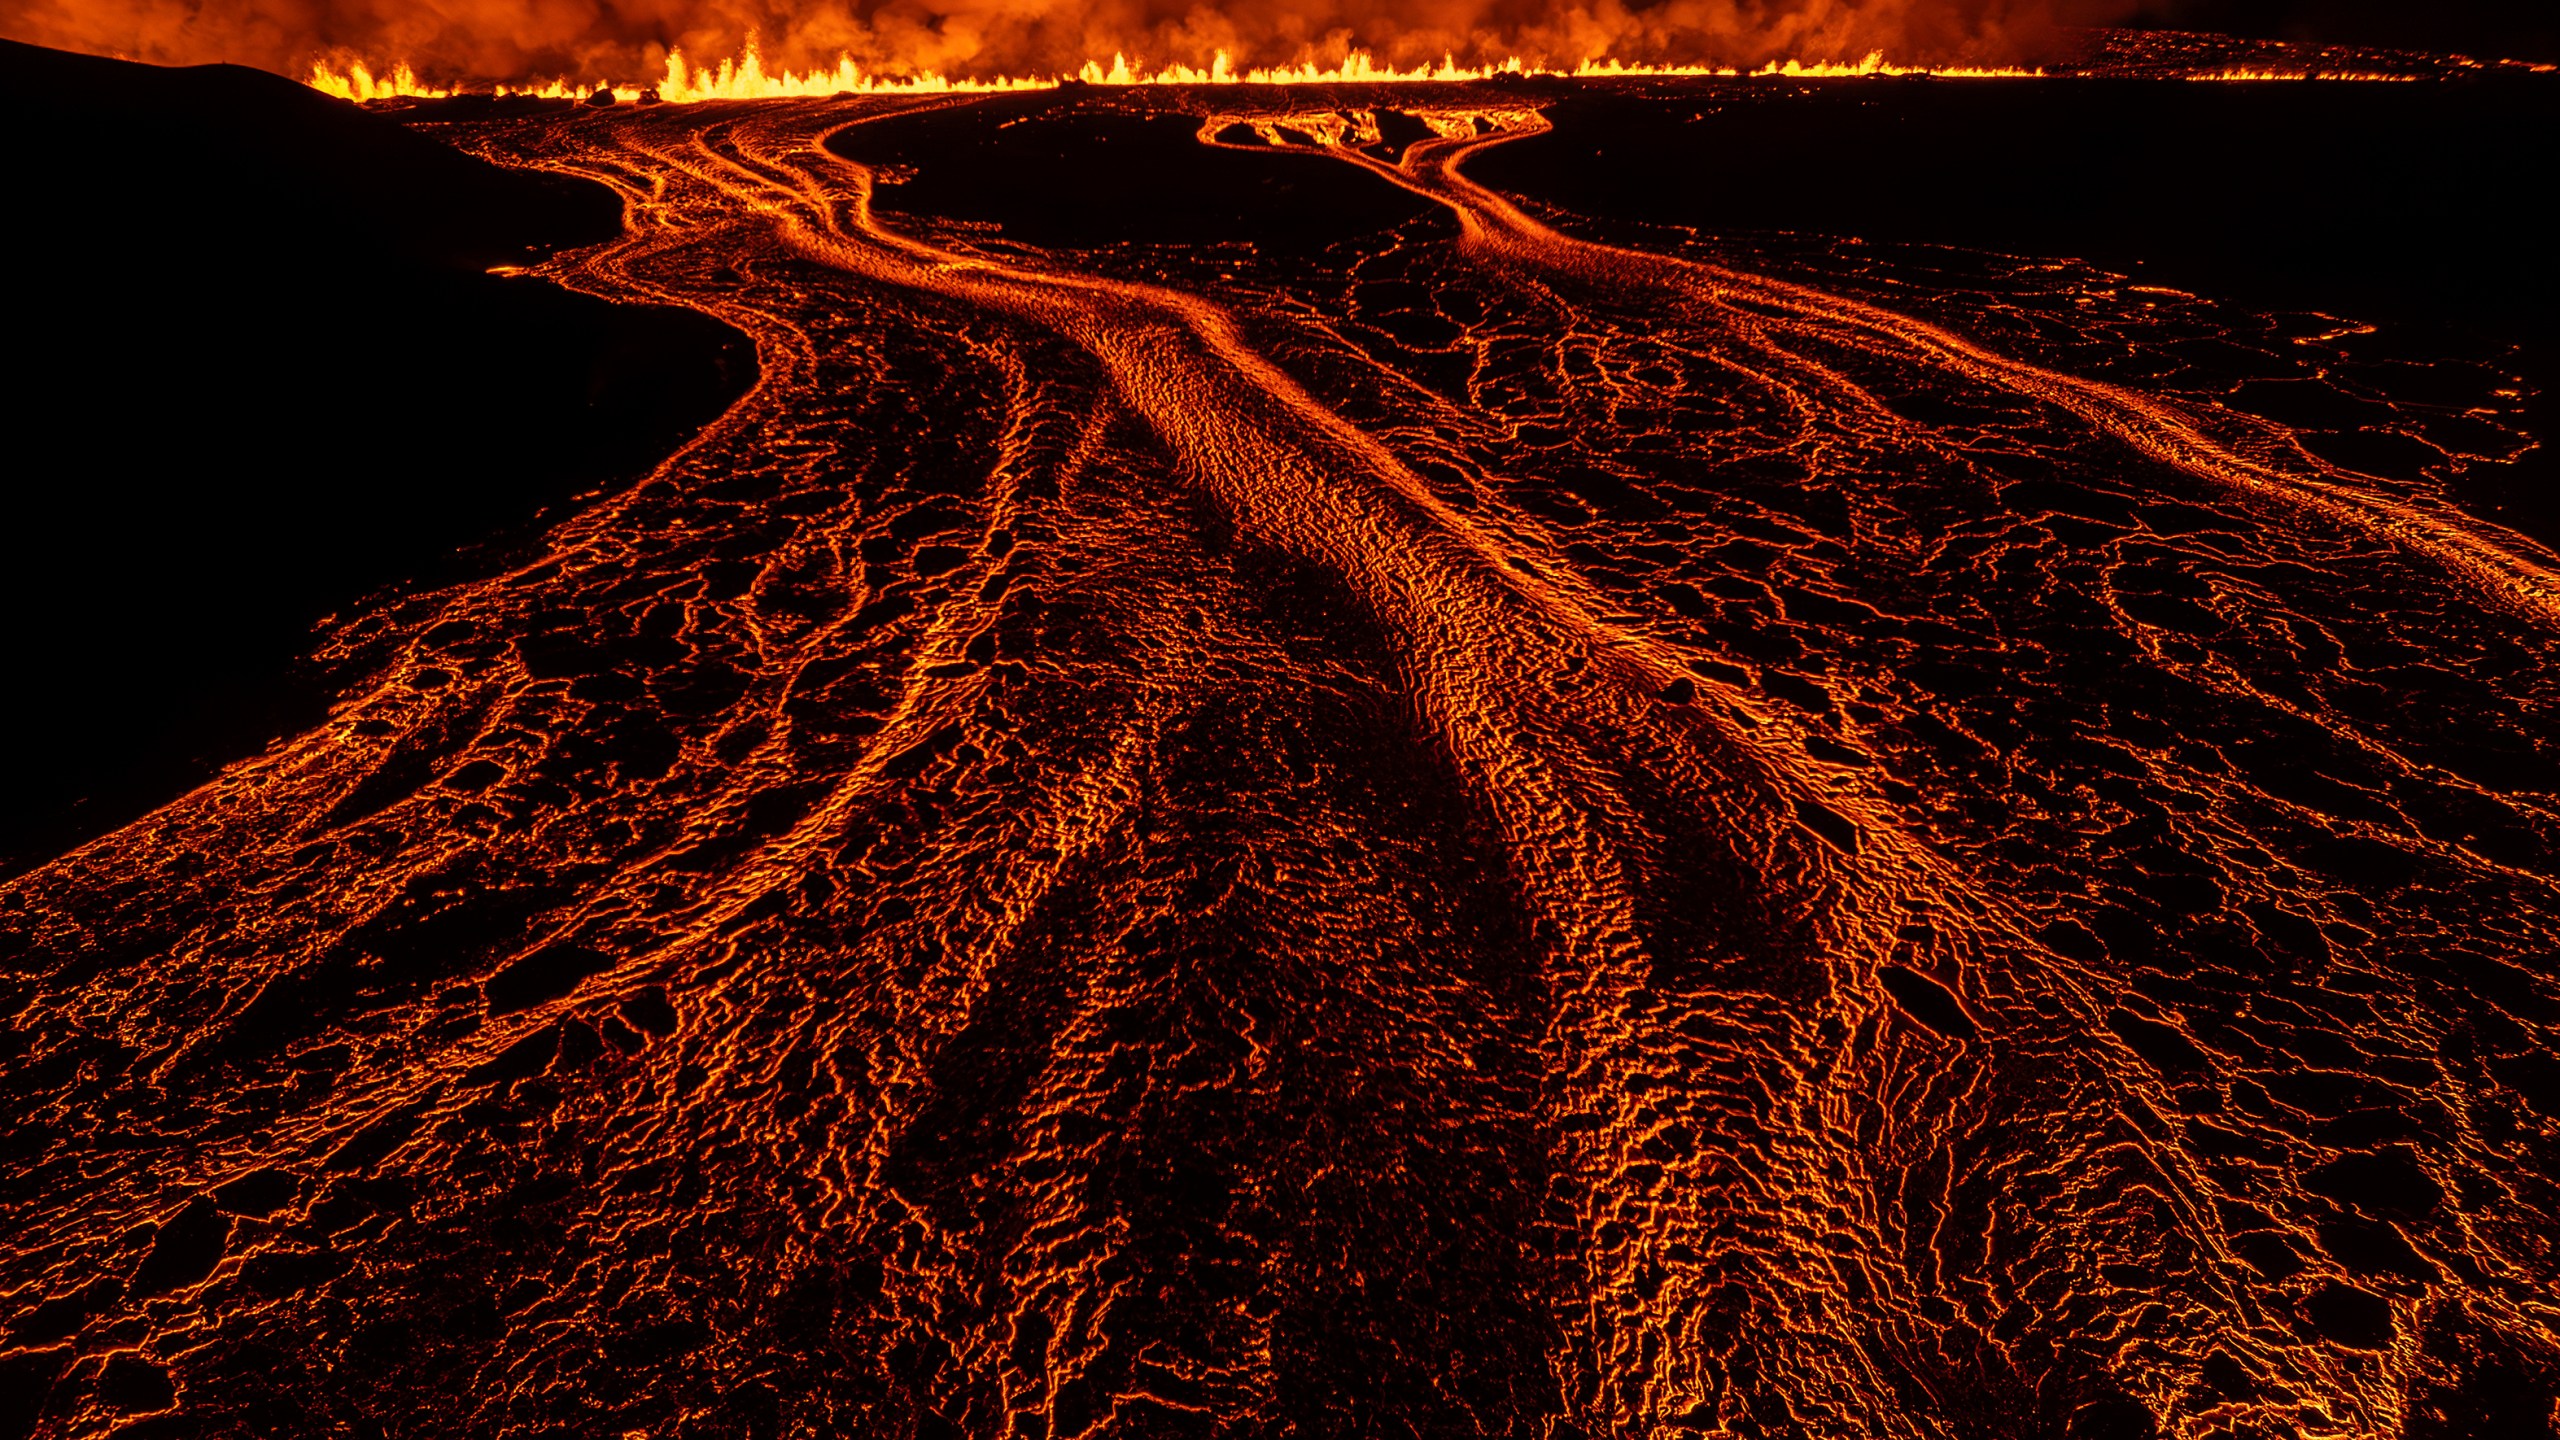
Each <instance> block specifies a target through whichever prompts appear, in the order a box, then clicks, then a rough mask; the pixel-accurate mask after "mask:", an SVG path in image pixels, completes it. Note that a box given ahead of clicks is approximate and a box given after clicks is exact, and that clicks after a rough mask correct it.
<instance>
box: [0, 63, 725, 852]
mask: <svg viewBox="0 0 2560 1440" xmlns="http://www.w3.org/2000/svg"><path fill="white" fill-rule="evenodd" d="M0 125H5V127H6V132H7V134H8V135H9V137H10V140H11V142H12V155H13V160H14V170H13V174H12V177H11V181H12V183H11V207H10V208H11V219H10V230H11V242H12V259H13V262H14V264H13V269H14V271H15V272H16V273H17V274H18V275H19V276H20V277H21V283H20V284H19V286H18V287H17V292H16V294H15V295H13V297H12V300H11V304H12V314H11V322H10V333H11V339H12V342H13V346H12V348H13V349H14V350H15V351H16V353H17V355H18V357H19V364H18V366H17V375H18V379H17V380H16V382H15V383H13V384H12V385H11V386H9V387H7V389H6V390H5V392H0V394H5V396H6V398H5V399H0V425H5V426H6V433H7V434H8V435H9V437H10V444H11V447H12V454H11V457H10V463H9V465H8V467H7V472H6V473H7V478H6V480H0V500H5V503H6V504H7V506H8V508H9V512H10V522H11V523H10V524H9V526H8V532H7V533H8V534H9V536H10V543H9V544H8V546H7V554H6V563H5V564H0V613H5V614H6V615H7V616H8V617H9V619H10V622H11V627H12V635H11V641H12V643H11V645H10V654H9V670H8V682H9V689H10V692H11V695H12V699H13V703H12V704H11V705H9V706H8V707H6V708H5V710H0V746H5V753H6V754H7V756H8V757H9V762H10V763H9V766H8V768H7V770H6V772H5V774H0V874H5V873H7V872H9V871H13V870H17V869H21V868H24V867H25V866H27V865H29V864H32V863H36V862H39V861H41V860H43V859H45V858H48V857H49V856H51V855H54V854H58V853H60V852H61V851H63V850H65V849H67V848H69V847H71V846H72V845H75V844H77V843H79V842H80V841H82V840H86V839H88V838H90V837H92V836H95V835H98V834H101V833H103V832H105V831H107V830H109V829H112V828H114V827H115V826H116V825H119V824H121V823H123V822H124V821H126V820H129V819H131V818H132V817H133V816H135V815H137V814H140V813H142V812H143V811H145V810H148V809H149V808H151V807H152V806H154V805H157V804H160V803H162V802H163V801H166V800H167V799H169V798H171V797H173V796H174V795H176V794H178V793H180V792H182V791H183V790H185V789H187V788H188V787H190V786H192V785H194V784H197V783H199V782H201V781H202V780H203V779H205V778H206V777H207V776H208V775H209V774H211V773H212V771H213V770H214V769H215V768H216V767H218V766H219V765H221V764H223V763H226V762H228V761H230V760H233V759H236V758H238V757H240V756H243V755H246V754H250V753H253V752H254V751H256V750H257V749H258V748H259V747H261V746H262V745H264V744H265V743H267V742H268V741H269V740H270V739H272V738H274V737H275V736H277V735H279V734H283V733H287V732H288V731H290V730H293V729H298V728H301V727H302V726H304V725H307V724H308V723H311V722H312V721H313V720H314V719H316V718H317V715H318V713H319V710H320V707H321V705H322V703H323V702H324V700H325V687H324V684H323V682H322V681H321V680H320V679H319V678H318V677H315V676H313V675H310V674H308V673H305V672H298V671H297V667H296V662H297V660H298V659H299V657H301V656H302V655H304V654H306V653H308V652H309V650H310V649H311V648H312V642H311V637H310V627H311V626H312V624H313V623H314V622H315V621H317V620H319V619H320V618H321V617H323V616H325V615H327V614H329V613H331V612H332V611H336V610H339V609H341V608H342V607H344V606H346V605H348V604H350V603H352V602H353V601H355V600H356V599H358V598H359V597H360V596H363V595H364V594H366V593H368V592H371V591H375V590H378V589H380V588H382V587H384V586H390V585H400V584H408V583H421V582H424V583H434V582H436V581H438V580H439V579H442V578H448V577H451V576H453V575H455V574H458V573H460V571H461V568H462V565H463V563H464V562H462V561H460V560H458V559H457V557H456V553H455V552H456V551H457V549H458V548H460V547H463V546H466V545H470V544H473V543H475V542H481V541H484V540H486V539H488V538H490V537H492V536H494V535H498V534H502V533H507V532H510V531H515V530H518V529H519V528H520V527H523V526H525V525H527V524H528V523H530V522H532V521H533V520H534V519H535V517H536V516H537V515H539V514H541V513H542V512H543V510H544V508H545V507H546V506H551V505H556V504H558V503H560V502H562V501H564V500H566V499H568V498H569V497H570V496H572V495H575V494H577V493H578V492H580V491H582V490H585V489H588V488H591V487H593V486H595V485H597V484H598V483H600V482H605V481H609V480H612V479H615V478H617V477H620V476H626V475H629V474H632V473H634V472H637V471H641V470H645V469H646V468H647V467H649V466H650V465H652V464H654V463H655V462H656V460H657V459H658V458H659V457H661V456H663V455H664V454H665V453H666V452H667V451H669V450H670V449H672V448H673V447H674V446H675V445H676V444H678V443H680V442H681V440H682V439H683V438H684V437H686V436H688V435H690V434H691V433H692V432H693V431H695V430H696V429H698V428H699V427H700V426H701V425H702V424H703V423H704V422H705V421H707V420H709V419H711V418H712V417H714V416H716V415H718V414H719V413H720V412H721V411H722V410H723V409H725V408H726V407H727V405H728V404H729V402H730V401H731V400H733V399H734V398H735V397H736V396H737V395H738V394H739V393H740V392H741V391H742V390H743V389H744V387H745V386H746V384H747V383H749V382H750V380H751V379H752V376H753V370H754V361H753V356H752V352H751V350H750V349H749V347H748V346H747V344H746V342H745V340H744V337H742V336H739V335H738V334H736V333H735V332H734V331H732V330H730V329H729V328H728V327H726V326H724V325H721V324H719V323H717V322H715V321H712V320H710V319H709V318H707V317H704V316H701V315H698V314H696V313H694V312H691V311H680V310H668V309H654V308H647V307H640V306H623V305H613V304H608V303H606V302H604V301H600V300H595V299H591V298H588V297H585V296H580V295H574V294H571V293H568V292H566V291H563V290H560V289H558V288H556V287H554V286H551V285H548V284H545V283H541V282H537V281H530V280H520V279H519V280H508V279H500V278H498V277H495V276H492V275H489V274H487V273H485V272H486V271H487V269H488V268H489V267H491V266H495V265H502V264H514V263H523V262H527V261H531V260H534V259H538V258H540V257H541V256H544V255H546V254H549V253H551V252H553V251H556V250H559V249H562V248H565V247H570V246H577V245H586V244H592V243H596V242H598V241H601V240H605V239H609V238H611V237H612V236H613V235H615V234H616V233H618V232H619V230H620V226H621V216H620V207H619V204H618V202H617V201H616V200H615V199H614V197H613V196H612V194H611V192H609V191H607V190H605V189H604V188H603V187H601V186H596V185H591V184H588V183H585V182H582V181H571V180H566V179H562V178H559V177H554V176H548V175H541V174H536V173H532V172H520V171H510V170H504V169H501V168H499V167H496V166H493V165H489V164H486V163H484V162H482V161H480V160H477V159H474V158H472V157H470V156H467V155H464V154H462V153H460V152H459V151H456V150H453V149H451V148H449V147H447V146H445V145H443V144H441V143H439V142H437V141H435V140H432V139H429V138H427V137H426V136H424V135H421V134H418V133H415V132H412V131H410V130H406V129H403V128H402V127H401V126H400V125H399V124H397V123H395V122H394V121H392V120H390V119H388V118H385V117H383V116H379V115H373V114H368V113H366V112H365V111H363V110H361V109H358V108H357V107H355V106H352V105H347V104H343V103H341V102H339V101H335V100H331V99H329V98H327V97H325V96H323V95H320V94H318V93H316V92H314V91H312V90H310V89H307V88H306V87H304V86H301V85H297V84H295V83H293V82H291V81H289V80H284V79H281V78H279V77H277V76H273V75H268V74H264V73H262V72H259V71H254V70H246V69H241V68H238V67H234V66H204V67H197V68H192V69H161V68H158V67H152V66H143V65H130V64H125V63H123V62H120V61H113V60H101V59H96V58H93V57H89V56H81V55H68V54H64V53H61V52H58V51H51V50H44V49H39V48H36V47H34V46H28V45H18V44H12V43H7V42H0Z"/></svg>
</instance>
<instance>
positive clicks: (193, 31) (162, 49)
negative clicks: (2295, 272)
mask: <svg viewBox="0 0 2560 1440" xmlns="http://www.w3.org/2000/svg"><path fill="white" fill-rule="evenodd" d="M2107 5H2108V0H1656V3H1626V0H1221V3H1214V4H1211V3H1199V0H0V34H5V35H7V36H9V37H10V38H12V39H18V40H25V41H30V42H33V43H35V44H40V45H53V46H59V47H62V48H65V49H75V50H85V51H90V52H93V53H99V54H110V55H119V56H123V57H125V58H128V59H134V60H144V61H151V62H156V63H161V64H200V63H206V62H212V61H231V62H235V63H240V64H247V65H256V66H261V67H264V68H266V69H270V70H277V71H281V72H284V73H287V74H300V73H302V72H304V71H306V70H307V69H308V68H309V67H310V66H311V65H312V64H313V63H314V62H316V61H324V60H325V61H339V60H346V59H362V60H365V61H368V62H370V63H373V64H377V65H380V64H387V63H390V62H393V61H406V62H407V63H409V64H411V65H413V66H415V67H416V68H417V69H418V71H419V72H420V73H421V74H422V75H424V76H427V77H429V78H432V79H438V80H443V81H447V82H455V81H462V82H468V81H521V80H526V79H535V78H550V77H561V76H567V77H573V78H579V77H583V78H587V79H605V80H623V81H630V80H638V79H645V78H647V77H649V76H653V75H655V74H657V73H659V72H660V71H662V70H663V69H664V66H665V62H666V57H667V54H668V52H669V51H670V50H681V51H682V52H683V54H684V55H685V56H686V57H687V58H688V59H689V60H692V61H695V62H697V63H700V62H705V61H717V60H719V59H721V58H723V57H727V56H732V55H736V54H739V53H740V52H741V51H742V50H743V49H744V47H745V46H746V45H747V44H748V43H749V41H750V38H751V37H752V39H753V40H754V41H755V42H756V43H757V44H758V46H759V47H760V49H761V51H762V54H763V56H764V58H765V61H766V63H767V64H769V65H781V66H787V67H792V68H816V67H820V66H831V65H833V64H835V63H836V61H837V60H838V59H839V58H842V57H847V56H849V57H851V58H852V59H853V60H854V61H855V62H856V63H858V64H859V65H861V66H862V67H863V68H865V69H867V70H871V71H874V72H875V73H881V74H890V75H901V74H912V73H916V72H921V71H928V70H930V71H938V72H941V73H944V74H948V75H954V76H963V75H965V76H979V77H983V76H993V75H1051V74H1061V73H1071V72H1073V71H1074V70H1075V69H1076V67H1077V66H1079V65H1081V64H1082V63H1084V62H1085V61H1087V60H1099V61H1101V62H1103V63H1105V64H1108V63H1109V61H1110V59H1111V57H1112V56H1113V55H1115V54H1122V55H1127V56H1128V57H1130V59H1131V60H1132V61H1133V62H1143V63H1145V64H1148V65H1163V64H1169V63H1176V62H1179V63H1183V64H1192V65H1205V64H1207V63H1208V61H1209V59H1210V57H1211V56H1212V55H1213V54H1214V53H1216V52H1220V51H1224V52H1225V53H1226V54H1227V55H1228V56H1229V57H1230V58H1231V59H1232V60H1234V61H1235V62H1236V63H1237V64H1239V65H1284V64H1298V63H1302V62H1306V61H1314V62H1317V63H1319V64H1333V63H1338V62H1339V61H1340V60H1341V59H1342V57H1343V56H1344V55H1346V54H1347V53H1349V52H1351V51H1353V50H1364V51H1367V52H1368V53H1369V54H1370V55H1371V56H1372V57H1373V58H1375V59H1377V60H1380V61H1384V62H1390V63H1394V64H1397V65H1406V66H1410V65H1417V64H1427V63H1431V62H1436V61H1438V60H1440V59H1441V58H1442V57H1443V56H1453V57H1455V58H1456V59H1458V60H1459V61H1461V62H1466V63H1482V62H1486V61H1492V60H1499V59H1501V58H1504V57H1507V56H1518V57H1520V58H1522V59H1523V60H1527V61H1530V62H1533V63H1540V64H1563V65H1570V64H1572V63H1574V62H1577V61H1581V60H1585V59H1596V58H1601V57H1614V58H1617V59H1621V60H1626V61H1629V62H1649V63H1713V64H1738V65H1756V64H1759V63H1762V62H1765V61H1768V60H1773V59H1787V58H1793V59H1803V60H1808V61H1810V60H1835V59H1855V58H1857V57H1859V56H1863V55H1866V54H1868V53H1870V52H1873V51H1879V50H1880V51H1883V52H1884V53H1885V54H1886V55H1887V56H1888V57H1890V58H1891V59H1893V60H1896V61H1899V62H1905V63H1913V62H1925V63H1952V62H1964V63H1998V62H2004V61H2014V60H2018V59H2022V58H2032V57H2033V55H2034V54H2035V53H2036V51H2037V50H2038V48H2039V47H2040V46H2041V45H2043V44H2045V43H2046V42H2047V41H2048V38H2049V37H2050V36H2051V35H2052V32H2053V31H2054V29H2055V28H2056V27H2057V26H2058V25H2062V24H2074V23H2091V22H2094V21H2097V20H2101V19H2104V18H2106V17H2105V16H2104V14H2102V13H2094V12H2100V11H2103V10H2105V9H2106V8H2107ZM2119 8H2120V7H2119Z"/></svg>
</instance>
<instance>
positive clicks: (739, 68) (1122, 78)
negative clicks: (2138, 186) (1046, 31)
mask: <svg viewBox="0 0 2560 1440" xmlns="http://www.w3.org/2000/svg"><path fill="white" fill-rule="evenodd" d="M2044 73H2045V72H2044V71H2043V70H2041V69H2026V68H2021V67H2016V66H1935V65H1897V64H1893V63H1891V62H1889V61H1887V60H1886V59H1885V57H1884V52H1883V51H1880V50H1879V51H1873V52H1870V53H1869V54H1868V55H1867V56H1866V57H1865V58H1863V59H1860V60H1856V61H1848V62H1843V61H1834V60H1816V61H1802V60H1787V61H1783V62H1781V61H1774V60H1773V61H1771V62H1769V63H1768V64H1766V65H1763V66H1761V67H1760V68H1759V69H1757V70H1748V71H1746V70H1738V69H1733V68H1730V67H1722V66H1714V65H1648V64H1630V63H1629V62H1627V61H1624V60H1619V59H1615V58H1612V57H1607V56H1601V57H1593V58H1588V59H1584V60H1582V61H1580V62H1578V63H1577V64H1575V65H1574V66H1573V67H1571V68H1570V69H1564V68H1557V67H1552V66H1544V65H1533V64H1531V63H1529V62H1527V61H1525V60H1523V59H1521V58H1520V57H1519V56H1516V55H1515V56H1511V57H1508V58H1506V59H1503V60H1499V61H1495V62H1492V63H1490V64H1485V65H1461V64H1459V63H1458V61H1457V58H1456V57H1455V56H1448V55H1444V56H1442V57H1441V59H1440V63H1439V64H1437V65H1417V66H1413V67H1410V68H1402V67H1398V66H1395V65H1389V64H1381V63H1379V61H1378V60H1377V59H1376V57H1374V56H1372V55H1371V54H1370V53H1369V52H1368V51H1365V50H1354V51H1352V52H1350V54H1348V55H1347V56H1345V57H1344V58H1343V61H1342V63H1341V64H1339V65H1332V66H1320V65H1317V64H1315V63H1313V62H1306V63H1301V64H1298V65H1281V66H1258V67H1254V68H1251V69H1243V70H1239V69H1238V68H1236V65H1235V63H1234V61H1233V60H1232V59H1231V58H1230V57H1229V56H1228V54H1227V52H1226V51H1224V50H1220V51H1217V52H1215V54H1214V57H1213V58H1212V59H1211V61H1210V63H1209V65H1208V66H1207V68H1205V69H1204V68H1201V67H1199V66H1194V65H1186V64H1183V63H1181V62H1179V61H1175V62H1172V63H1170V64H1167V65H1164V66H1162V67H1160V68H1155V69H1149V68H1147V67H1146V66H1145V65H1144V63H1143V62H1132V61H1131V60H1130V58H1129V57H1128V56H1127V55H1125V54H1115V55H1113V56H1112V57H1111V63H1110V64H1109V65H1104V64H1102V63H1101V62H1100V61H1096V60H1088V61H1086V62H1085V63H1084V65H1083V66H1082V67H1081V68H1080V69H1078V70H1077V71H1076V72H1075V74H1074V75H1072V76H1069V77H1056V76H999V77H996V78H993V79H963V78H955V77H952V76H948V75H943V74H941V73H939V72H936V71H930V70H928V71H924V72H922V73H919V74H912V75H881V74H875V73H873V72H871V71H868V70H865V69H863V68H862V66H861V65H859V64H857V63H855V61H854V59H853V57H852V56H850V55H847V56H844V57H842V58H840V59H839V60H838V61H837V62H836V65H835V67H834V68H833V69H821V70H809V71H805V72H804V71H795V70H787V69H776V70H767V69H766V68H765V65H764V58H763V56H762V55H761V54H760V53H759V52H758V50H757V48H756V46H755V44H754V43H753V42H752V41H750V42H749V43H748V45H747V46H746V49H745V52H744V53H743V54H741V55H739V56H736V57H732V58H729V59H724V60H722V61H721V62H720V63H719V64H718V65H716V66H696V65H693V64H692V63H690V62H689V61H687V60H686V59H685V57H684V55H683V53H682V52H681V51H671V52H669V53H668V55H667V68H666V74H665V75H664V76H663V77H662V78H661V79H660V80H659V82H658V83H657V84H656V85H655V86H652V87H649V88H647V89H643V88H641V87H639V86H634V85H628V84H613V83H610V82H605V81H596V82H586V83H582V82H577V81H572V80H568V79H565V78H562V79H553V80H549V81H544V82H540V83H536V84H524V85H506V84H501V85H497V86H495V87H493V89H492V93H494V94H497V95H501V96H529V97H532V98H535V99H544V100H582V99H586V98H588V97H590V96H593V95H596V94H599V93H604V92H608V91H609V92H611V94H612V95H613V97H614V98H615V99H616V100H618V101H621V102H623V103H625V104H628V103H631V102H633V101H637V100H641V99H645V98H653V97H654V98H656V99H659V100H664V101H669V102H672V103H678V104H684V103H691V102H695V101H702V100H782V99H803V98H812V97H824V96H832V95H916V94H982V93H992V92H999V91H1011V90H1040V89H1047V88H1051V87H1054V86H1056V85H1059V84H1061V83H1064V80H1066V79H1074V80H1080V81H1082V82H1084V83H1086V84H1089V85H1369V84H1381V83H1402V82H1423V81H1437V82H1444V83H1445V82H1451V81H1463V80H1488V79H1492V78H1494V77H1496V76H1502V75H1523V76H1525V75H1555V76H1570V77H1573V78H1576V79H1617V78H1630V79H1633V78H1650V77H1681V76H1703V77H1721V78H1727V79H1733V78H1740V77H1743V76H1769V77H1778V78H1783V79H1808V80H1819V79H1851V78H1857V77H1862V76H1877V75H1883V76H1894V75H1932V76H1943V77H1947V78H1951V79H2033V78H2037V77H2040V76H2042V75H2043V74H2044ZM2229 78H2241V77H2240V76H2238V75H2237V74H2236V73H2235V74H2234V75H2233V76H2231V77H2229ZM304 83H306V84H308V85H310V86H311V88H313V89H315V90H318V91H321V92H322V93H324V94H328V95H334V96H337V97H338V98H339V99H341V100H354V101H359V102H361V101H367V100H391V99H443V98H446V97H449V96H452V95H455V94H458V93H460V91H459V90H458V89H455V88H450V87H440V86H437V85H434V84H431V83H429V82H427V81H424V80H421V79H420V78H419V77H418V74H417V72H416V71H415V70H414V69H412V68H411V67H410V66H409V65H408V64H407V63H406V62H401V63H398V64H394V65H392V66H390V67H389V68H388V69H386V70H383V71H381V72H379V73H377V72H376V71H374V70H373V69H372V68H371V67H369V66H368V65H366V64H365V63H364V62H362V61H349V62H347V63H346V64H345V65H344V66H343V67H336V66H332V65H330V64H329V63H327V62H325V61H323V62H320V63H316V64H314V65H313V66H312V67H311V73H310V74H309V75H308V76H307V77H305V81H304Z"/></svg>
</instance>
